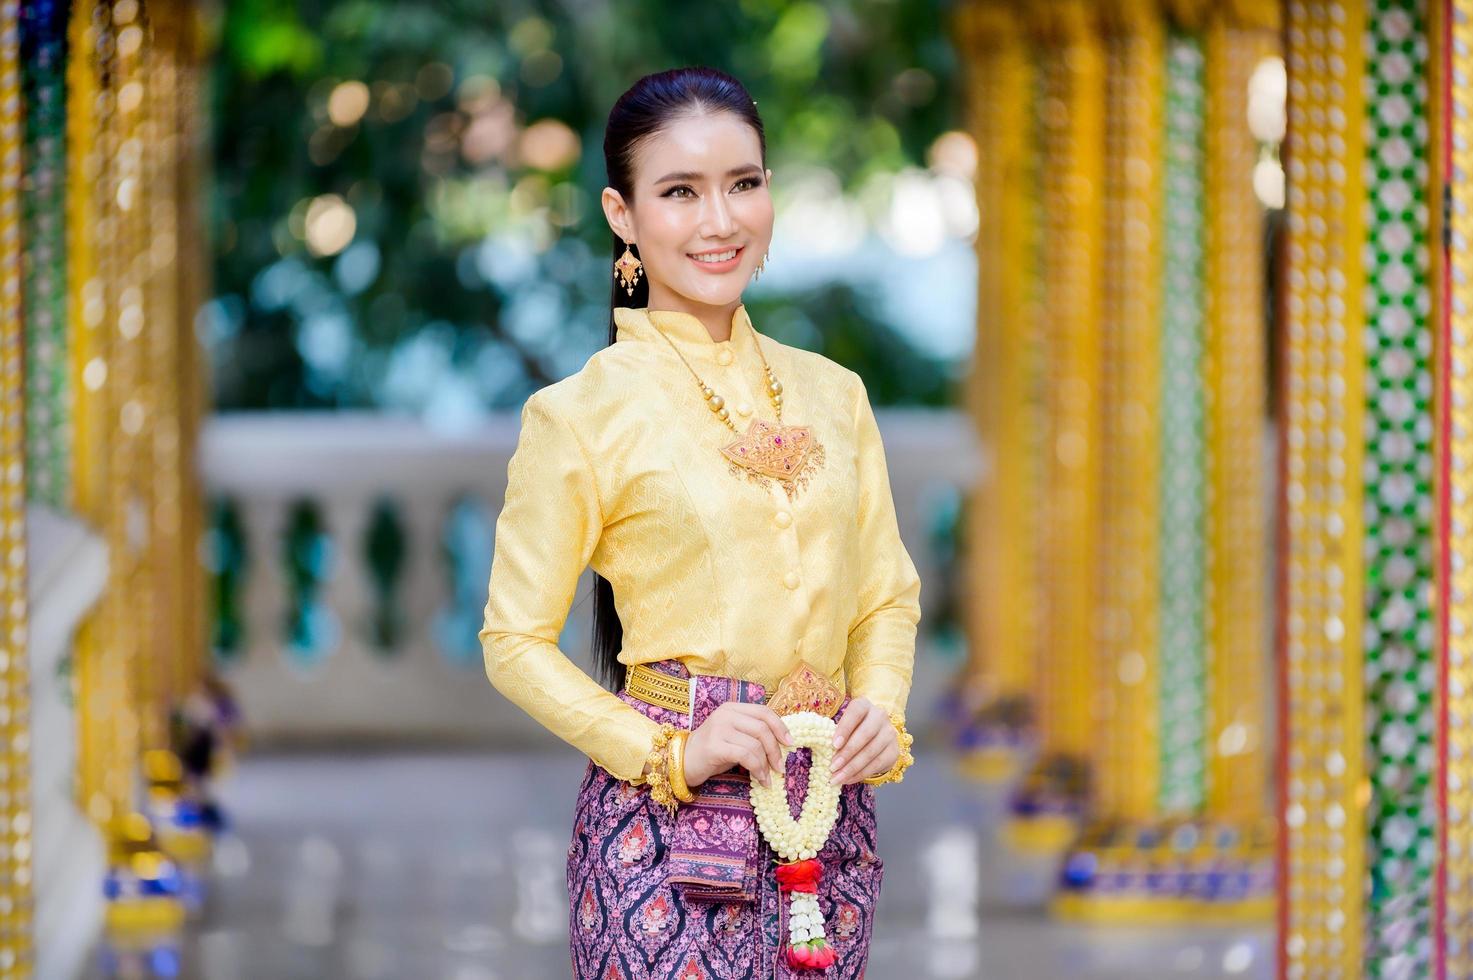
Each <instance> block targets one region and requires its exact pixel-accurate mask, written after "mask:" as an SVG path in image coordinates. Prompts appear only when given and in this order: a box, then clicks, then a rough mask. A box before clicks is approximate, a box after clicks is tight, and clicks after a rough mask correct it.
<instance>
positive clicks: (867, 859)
mask: <svg viewBox="0 0 1473 980" xmlns="http://www.w3.org/2000/svg"><path fill="white" fill-rule="evenodd" d="M653 666H654V667H655V668H656V669H658V670H662V671H664V672H666V673H670V674H672V675H675V676H679V677H686V676H689V675H688V673H687V672H686V669H685V667H684V665H683V664H681V663H680V662H679V661H675V660H667V661H661V662H659V663H657V664H654V665H653ZM765 693H766V692H765V691H763V689H762V686H761V685H760V684H755V683H752V682H748V681H736V680H733V679H730V678H715V677H705V676H701V677H698V678H697V686H696V698H695V709H694V712H693V716H694V722H695V724H696V725H697V726H699V725H700V723H701V722H702V721H704V720H705V718H706V716H707V715H709V714H710V713H711V712H712V711H713V710H715V709H716V708H717V707H718V706H719V705H721V704H722V703H724V702H725V701H728V700H744V701H761V700H762V699H763V697H764V696H765ZM619 696H620V697H622V698H624V700H625V701H627V702H628V703H629V704H631V705H633V706H634V707H635V708H637V709H639V710H640V711H642V712H644V713H645V714H646V715H647V716H648V717H650V718H652V719H654V720H655V721H659V722H666V721H668V722H670V723H671V724H674V725H676V726H677V727H681V728H684V727H687V725H688V724H689V723H690V722H691V720H692V718H691V717H688V716H687V715H685V714H681V713H679V712H675V711H670V710H668V709H666V708H660V707H655V706H653V705H649V704H645V703H644V702H643V701H640V700H638V699H636V698H633V697H631V696H630V695H628V694H624V693H622V692H621V693H620V695H619ZM847 704H848V702H847V701H846V702H845V705H844V706H841V707H840V709H839V715H842V713H843V710H844V707H847ZM808 757H809V752H808V750H806V749H800V750H798V751H796V752H793V753H792V754H791V755H789V757H788V766H787V773H786V778H787V787H788V795H789V799H790V800H793V801H794V805H793V810H794V811H795V812H794V816H796V815H797V813H796V811H797V809H798V801H801V800H802V798H803V793H804V792H806V790H807V785H808V764H809V763H808ZM748 785H749V784H748V781H747V773H746V771H745V770H744V769H741V768H740V767H736V768H733V769H732V770H730V771H729V772H727V773H722V774H719V775H718V776H715V777H712V779H710V780H707V782H706V783H705V784H703V785H702V786H701V787H700V788H699V790H698V791H697V792H698V793H700V794H703V795H704V794H708V793H709V794H710V795H711V797H712V799H711V800H710V801H709V802H708V803H707V804H705V805H702V806H699V807H698V806H696V805H695V804H686V805H684V806H682V807H680V808H679V810H677V815H676V816H675V817H671V816H670V814H669V813H667V812H666V811H665V809H664V807H662V806H660V805H659V804H657V803H655V802H654V801H653V800H651V799H650V795H649V789H648V787H645V786H634V785H632V784H630V783H627V782H625V781H623V780H620V779H616V778H615V777H613V776H611V775H609V773H608V772H606V771H605V770H604V769H602V768H600V767H599V766H597V765H595V764H594V763H593V761H592V760H590V761H589V763H588V768H587V770H586V771H585V773H584V776H583V783H582V786H581V787H580V788H579V792H578V801H577V804H576V807H575V810H574V826H573V838H572V840H571V842H570V843H569V845H568V868H567V881H568V896H569V902H570V907H569V913H570V914H569V936H570V940H571V942H570V946H571V953H572V965H573V976H574V980H767V978H771V977H776V978H778V980H805V978H808V980H813V978H818V977H823V978H825V980H862V978H863V977H864V969H865V963H866V961H867V960H868V957H869V941H870V935H871V932H872V929H873V925H874V906H875V902H876V900H877V899H878V898H879V893H880V883H881V880H882V878H883V874H884V868H883V862H882V861H881V860H880V858H879V856H878V855H877V854H876V853H875V831H876V825H875V806H874V787H872V786H868V785H866V784H864V783H855V784H853V785H850V786H845V787H844V788H843V791H842V792H841V794H840V799H839V816H838V820H837V822H836V823H835V825H834V829H833V832H832V833H830V835H829V839H828V842H827V843H826V844H825V845H824V848H823V850H822V851H820V852H819V855H818V857H819V860H820V861H822V862H823V869H824V870H823V879H822V881H821V883H820V887H819V893H818V903H819V908H820V909H822V910H823V913H824V921H825V929H826V931H827V933H828V938H829V942H830V943H831V944H832V945H833V946H834V948H835V950H836V952H837V953H838V959H837V960H836V961H835V962H834V964H833V965H832V966H831V967H829V968H828V969H827V970H825V971H813V970H803V969H793V968H791V967H789V966H788V965H787V963H786V961H785V960H784V959H783V957H782V956H781V955H780V952H781V948H782V947H781V942H782V941H783V940H785V939H786V936H787V914H786V913H787V908H786V902H784V901H782V900H781V898H782V896H781V895H780V894H779V892H778V887H777V879H776V877H775V875H774V872H773V869H774V867H775V864H776V861H777V860H778V859H777V857H776V855H775V854H774V853H773V851H772V849H771V848H770V847H768V845H767V842H766V841H764V840H763V839H762V836H761V833H760V832H759V831H758V829H757V827H756V824H755V821H753V820H752V818H751V810H750V804H747V803H746V794H747V788H748ZM744 804H745V805H744ZM713 814H715V815H716V816H714V817H713V816H712V815H713ZM682 818H684V820H682ZM699 821H705V822H704V823H701V822H699ZM713 857H714V858H716V859H717V860H712V858H713ZM681 879H683V880H681ZM744 896H745V897H744Z"/></svg>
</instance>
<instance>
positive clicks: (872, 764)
mask: <svg viewBox="0 0 1473 980" xmlns="http://www.w3.org/2000/svg"><path fill="white" fill-rule="evenodd" d="M885 748H886V746H885V743H884V742H881V741H880V740H879V739H875V740H874V741H873V742H871V743H870V744H868V745H866V746H865V747H864V748H863V749H861V750H860V751H859V753H858V754H857V755H855V757H854V759H853V761H852V762H848V763H845V764H844V767H843V768H842V769H840V770H839V771H838V772H836V773H834V776H833V779H831V780H830V782H831V783H850V782H855V781H857V780H858V779H862V778H864V777H865V776H867V775H868V774H869V772H870V770H871V769H874V768H876V767H877V763H878V762H879V759H880V756H881V755H883V754H884V752H885Z"/></svg>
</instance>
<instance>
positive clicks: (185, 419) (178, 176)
mask: <svg viewBox="0 0 1473 980" xmlns="http://www.w3.org/2000/svg"><path fill="white" fill-rule="evenodd" d="M164 9H165V10H166V11H168V15H167V23H168V24H169V33H168V38H167V45H168V48H169V50H171V51H172V56H173V58H174V64H175V67H174V75H175V86H174V89H175V98H174V99H173V103H172V116H171V121H170V122H169V123H168V125H169V126H170V127H171V128H172V129H173V131H174V132H175V133H176V134H177V140H176V146H175V152H174V153H173V154H172V156H171V158H170V161H169V164H170V166H171V172H170V173H169V174H168V179H170V180H171V181H172V191H173V197H174V201H175V205H174V208H173V220H174V224H173V228H174V242H175V256H174V262H173V264H172V268H173V270H174V275H173V279H172V282H171V289H172V292H173V295H172V296H167V297H161V298H160V300H159V302H160V303H164V304H171V305H172V306H173V307H175V308H176V309H177V310H178V311H179V313H178V317H177V324H176V331H177V336H178V338H179V339H178V342H177V343H176V345H175V349H174V355H175V356H174V360H173V363H172V366H171V367H170V369H169V370H170V376H171V377H172V378H173V379H174V382H175V385H176V388H175V392H174V404H175V412H176V414H177V422H176V426H177V431H178V441H179V449H178V476H179V482H180V486H179V488H178V490H177V496H178V501H179V505H178V514H179V516H178V522H179V530H178V535H177V548H178V557H177V561H178V562H179V564H180V567H181V568H183V569H184V570H185V573H184V576H183V581H182V582H180V583H179V587H178V599H177V605H176V609H175V614H176V616H177V638H176V642H175V645H174V648H173V657H172V664H171V668H170V671H171V675H172V678H173V680H172V685H171V689H172V690H173V692H174V693H175V695H176V696H182V695H184V694H186V693H187V692H191V691H195V690H198V689H199V687H200V684H201V682H202V681H203V679H204V676H205V674H206V673H207V663H208V660H209V656H210V626H209V624H210V615H209V609H210V602H211V599H210V595H209V581H208V577H207V575H206V573H205V568H204V565H203V562H202V560H201V551H202V549H203V547H204V544H205V541H204V537H205V523H206V514H205V510H206V501H205V489H204V484H203V481H202V479H201V476H200V465H199V440H200V429H201V426H202V424H203V422H204V419H205V416H206V415H207V414H208V413H209V411H210V390H209V379H208V376H207V373H206V372H207V370H208V365H207V363H206V361H205V357H204V351H203V349H202V348H201V346H200V343H199V341H198V339H197V336H196V334H195V330H194V318H195V315H196V313H197V312H198V310H199V309H200V308H201V307H202V306H203V305H204V303H205V301H206V300H207V299H208V297H209V295H210V289H211V287H210V275H211V264H210V255H211V250H210V248H209V247H208V246H209V237H208V235H207V233H206V229H205V221H204V215H203V209H202V207H201V203H202V198H203V193H204V188H205V174H206V172H207V165H208V160H209V155H210V154H209V146H208V127H207V126H206V117H205V105H204V99H203V94H204V92H205V91H206V90H207V89H206V87H207V84H208V78H209V64H208V54H207V52H206V51H205V31H206V25H205V21H204V14H203V11H202V10H201V9H200V5H199V3H197V2H195V0H169V3H167V4H166V5H165V7H164ZM161 43H162V42H161Z"/></svg>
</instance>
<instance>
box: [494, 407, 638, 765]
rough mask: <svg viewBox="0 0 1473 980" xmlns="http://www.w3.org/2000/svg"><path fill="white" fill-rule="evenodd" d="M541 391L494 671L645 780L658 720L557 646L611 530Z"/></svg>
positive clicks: (604, 761)
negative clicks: (596, 554) (605, 525)
mask: <svg viewBox="0 0 1473 980" xmlns="http://www.w3.org/2000/svg"><path fill="white" fill-rule="evenodd" d="M542 395H543V393H542V392H535V393H533V395H532V396H531V397H530V398H528V399H527V402H526V404H525V406H524V407H523V409H522V423H521V424H522V428H521V433H520V435H519V436H518V438H517V447H516V450H515V452H514V453H513V454H512V458H511V461H510V462H509V463H508V464H507V486H506V502H505V504H504V506H503V507H502V509H501V514H500V516H499V517H498V518H497V520H496V544H495V550H494V555H493V558H492V563H491V580H490V584H489V589H488V598H487V602H486V615H485V624H484V626H483V627H482V629H481V631H480V640H481V648H482V651H483V652H484V655H485V663H486V676H487V677H489V678H490V680H491V683H492V685H493V686H494V687H495V688H496V689H497V690H498V691H500V692H501V693H502V694H504V695H505V696H506V697H507V699H508V700H510V701H511V702H512V703H514V704H516V705H518V706H519V707H521V708H522V709H523V710H524V711H526V712H527V713H528V714H529V715H531V716H532V717H533V718H535V719H536V720H537V721H539V722H541V723H542V724H543V725H544V726H546V727H547V728H548V729H549V730H550V731H551V732H553V734H555V735H557V736H558V737H559V738H561V739H563V740H564V741H566V742H568V743H569V744H571V745H573V746H574V747H576V748H578V749H579V750H581V751H582V752H584V753H585V754H586V755H588V756H589V757H590V758H592V759H593V761H594V762H596V763H597V764H598V765H600V766H602V767H603V768H604V769H606V770H608V771H609V772H610V773H611V774H612V775H614V776H616V777H618V778H620V779H626V780H634V779H637V778H638V777H639V776H640V774H641V772H642V771H643V769H644V761H645V757H646V755H647V754H648V752H649V750H650V746H651V742H652V739H653V738H654V735H655V734H656V733H657V732H658V731H659V730H660V729H659V726H658V725H657V724H655V723H654V722H653V721H651V720H650V719H649V718H647V717H645V716H644V715H643V714H641V713H640V712H638V711H636V710H635V709H634V708H632V707H630V706H629V705H628V704H626V703H625V702H624V701H622V700H620V699H619V698H618V697H617V696H616V695H614V694H613V693H612V692H610V691H609V690H607V689H606V688H604V687H603V686H602V685H600V684H599V683H598V682H597V681H595V680H594V679H593V678H592V677H590V676H588V674H586V673H584V672H583V670H581V669H580V668H579V667H578V665H577V664H575V663H573V661H572V660H570V659H569V658H568V656H567V655H566V654H565V653H563V651H562V650H561V649H560V648H559V647H558V645H557V641H558V637H559V636H560V635H561V633H562V629H563V625H564V623H566V621H567V617H568V611H569V609H570V607H571V605H572V600H573V593H574V591H575V590H576V588H577V584H578V579H579V577H580V576H581V575H582V573H583V569H584V568H585V567H587V565H588V562H589V559H590V558H591V557H592V555H593V552H594V549H595V548H596V547H597V546H598V543H599V539H600V537H601V535H602V533H603V511H602V505H601V503H600V501H599V495H598V489H597V484H596V483H595V480H594V474H593V469H592V466H591V464H590V463H589V460H588V458H587V456H586V455H585V453H584V451H583V447H582V445H581V444H580V443H579V441H578V438H577V435H576V434H575V433H574V431H573V429H572V427H571V426H570V425H569V424H568V422H567V421H566V420H565V419H563V418H561V417H559V416H558V415H557V414H556V413H555V412H554V411H553V409H552V407H551V406H550V405H548V404H547V403H546V399H545V398H544V397H542Z"/></svg>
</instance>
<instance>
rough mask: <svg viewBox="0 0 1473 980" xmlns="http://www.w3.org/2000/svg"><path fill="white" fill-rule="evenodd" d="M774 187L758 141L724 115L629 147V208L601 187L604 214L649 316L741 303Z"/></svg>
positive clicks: (763, 240) (758, 256) (765, 232)
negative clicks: (630, 263) (629, 246)
mask: <svg viewBox="0 0 1473 980" xmlns="http://www.w3.org/2000/svg"><path fill="white" fill-rule="evenodd" d="M771 178H772V171H770V170H767V171H764V170H763V169H762V148H761V146H760V145H759V144H758V141H757V134H756V132H755V131H754V130H753V129H752V127H751V126H749V125H747V124H746V123H745V122H743V121H742V120H741V119H739V118H738V117H736V116H734V115H732V114H731V113H729V112H717V113H701V114H699V115H687V116H682V117H680V118H678V119H676V120H675V121H674V122H672V123H671V124H670V125H669V126H666V127H665V128H664V129H663V130H661V131H660V132H659V133H656V134H655V135H654V136H652V137H650V138H649V139H647V140H646V141H645V142H644V143H643V145H641V146H639V147H637V148H636V151H635V164H634V200H633V203H632V205H631V204H630V203H629V202H626V201H625V200H624V199H623V197H622V195H620V194H619V192H618V191H616V190H614V189H613V188H612V187H605V188H604V193H603V206H604V213H605V215H606V216H607V217H608V219H609V225H610V227H612V228H613V229H614V232H615V234H617V235H619V236H620V237H621V238H622V239H623V240H624V241H626V242H632V243H633V244H634V245H635V246H636V247H637V248H638V250H639V259H640V261H641V262H643V263H644V270H643V274H644V275H645V276H647V277H648V278H649V288H650V302H649V305H650V306H651V307H652V308H654V309H675V310H687V311H692V312H693V311H694V310H695V309H696V308H698V307H703V306H707V307H732V306H734V305H735V304H736V303H737V302H739V301H740V299H741V295H742V290H743V289H744V288H745V287H746V285H747V282H748V281H749V280H750V279H751V277H752V273H753V272H754V271H755V270H756V268H757V264H758V263H759V262H761V261H762V256H763V255H764V254H765V253H766V252H767V246H768V245H769V244H770V243H771V241H772V196H771V195H770V194H769V193H768V181H769V180H771ZM733 251H734V252H735V255H734V256H730V253H731V252H733ZM713 256H714V257H718V258H723V259H724V260H723V261H718V262H707V261H703V260H704V259H710V258H712V257H713Z"/></svg>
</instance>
